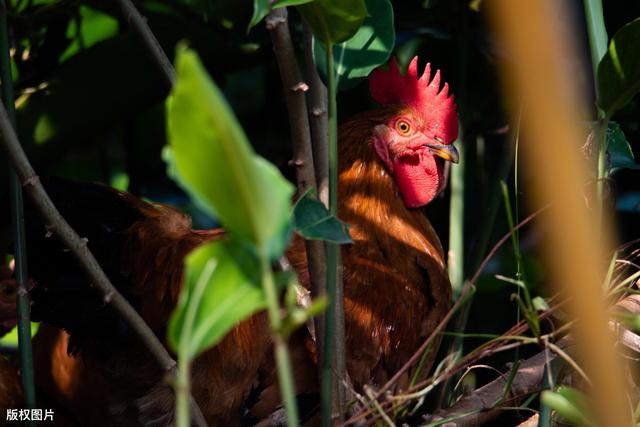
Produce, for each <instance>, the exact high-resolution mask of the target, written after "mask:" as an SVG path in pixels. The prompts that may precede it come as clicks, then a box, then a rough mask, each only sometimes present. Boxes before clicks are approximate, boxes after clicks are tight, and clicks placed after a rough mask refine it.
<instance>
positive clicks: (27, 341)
mask: <svg viewBox="0 0 640 427" xmlns="http://www.w3.org/2000/svg"><path fill="white" fill-rule="evenodd" d="M0 51H1V52H0V79H1V80H2V102H3V103H4V105H5V106H6V110H7V114H8V116H9V119H10V120H11V124H12V125H13V127H14V129H15V126H16V112H15V103H14V97H13V79H12V76H11V59H10V57H9V27H8V24H7V5H6V2H5V0H0ZM9 180H10V190H11V220H12V228H13V241H14V245H15V250H14V256H15V263H16V264H15V265H16V269H15V276H16V280H17V282H18V291H17V294H16V304H17V312H18V345H19V348H20V373H21V378H22V388H23V390H24V397H25V406H26V407H27V408H29V409H31V408H35V405H36V395H35V386H34V378H33V355H32V352H31V321H30V313H29V312H30V304H29V290H28V288H27V282H28V280H29V279H28V274H27V248H26V244H25V231H24V210H23V209H24V208H23V199H22V186H21V185H20V181H19V180H18V176H17V175H16V172H15V169H14V168H11V171H10V172H9ZM26 424H27V425H35V424H34V423H33V422H32V421H27V423H26Z"/></svg>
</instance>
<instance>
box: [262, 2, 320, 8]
mask: <svg viewBox="0 0 640 427" xmlns="http://www.w3.org/2000/svg"><path fill="white" fill-rule="evenodd" d="M312 1H314V0H276V1H274V2H273V4H272V5H271V6H272V7H273V8H274V9H278V8H280V7H287V6H299V5H301V4H306V3H311V2H312Z"/></svg>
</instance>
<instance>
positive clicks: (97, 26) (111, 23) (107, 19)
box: [60, 5, 118, 62]
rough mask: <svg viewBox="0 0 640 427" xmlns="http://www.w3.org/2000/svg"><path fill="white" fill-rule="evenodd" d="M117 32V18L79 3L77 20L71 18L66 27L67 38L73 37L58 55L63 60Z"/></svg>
mask: <svg viewBox="0 0 640 427" xmlns="http://www.w3.org/2000/svg"><path fill="white" fill-rule="evenodd" d="M116 34H118V20H117V19H115V18H114V17H112V16H110V15H107V14H106V13H102V12H100V11H97V10H95V9H92V8H90V7H88V6H84V5H81V6H80V8H79V16H78V19H77V20H72V21H71V22H70V23H69V28H68V29H67V38H69V39H74V41H73V43H71V45H69V47H68V48H67V50H65V51H64V53H63V54H62V56H61V57H60V62H64V61H66V60H67V59H69V58H70V57H72V56H73V55H75V54H76V53H78V52H79V51H80V50H82V49H87V48H89V47H91V46H93V45H94V44H96V43H98V42H101V41H103V40H106V39H108V38H111V37H113V36H115V35H116Z"/></svg>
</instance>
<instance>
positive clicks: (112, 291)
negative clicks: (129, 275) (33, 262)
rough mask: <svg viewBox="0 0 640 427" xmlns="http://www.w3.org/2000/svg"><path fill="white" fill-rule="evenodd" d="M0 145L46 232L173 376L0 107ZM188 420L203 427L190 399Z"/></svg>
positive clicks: (163, 354)
mask: <svg viewBox="0 0 640 427" xmlns="http://www.w3.org/2000/svg"><path fill="white" fill-rule="evenodd" d="M0 136H1V138H0V143H1V144H2V146H3V148H4V149H5V151H6V152H7V154H8V155H9V159H10V160H11V163H12V164H13V166H14V168H15V170H16V172H17V175H18V177H19V179H20V181H21V183H22V185H23V187H24V188H25V190H26V192H27V195H28V196H29V197H30V199H31V201H32V202H33V204H34V206H35V207H36V209H37V210H38V211H39V212H40V215H41V216H42V218H43V219H44V220H45V221H46V223H47V224H49V229H50V230H51V231H52V232H53V234H55V235H56V237H57V238H58V239H59V240H60V241H61V242H62V244H63V245H65V246H66V247H67V248H68V249H69V251H70V252H71V254H72V255H73V256H74V257H75V258H76V260H77V261H78V264H79V266H80V267H81V268H82V269H83V270H84V271H85V273H87V276H88V277H89V278H90V280H91V282H92V283H93V284H94V286H95V288H96V289H97V290H98V291H99V292H100V293H101V294H102V296H103V297H104V300H105V302H106V303H109V304H111V305H112V306H113V308H114V310H116V311H117V312H118V313H119V314H120V316H121V317H122V318H123V320H124V321H125V322H126V323H127V324H128V325H129V326H130V327H131V329H132V330H133V331H134V332H135V333H136V334H137V335H138V337H139V338H140V339H141V341H142V342H143V344H144V345H145V346H146V347H147V349H148V350H149V352H150V353H151V355H152V356H153V358H154V359H155V360H156V362H157V363H158V365H159V366H160V368H161V369H162V370H163V371H165V372H166V373H168V374H170V375H172V376H173V375H175V367H176V362H175V361H174V360H173V359H172V358H171V356H170V355H169V353H168V352H167V350H166V349H165V348H164V346H163V345H162V343H161V342H160V340H158V337H156V335H155V334H154V333H153V331H152V330H151V329H150V328H149V326H148V325H147V324H146V323H145V321H144V320H143V319H142V318H141V317H140V315H139V314H138V313H137V312H136V311H135V310H134V309H133V307H131V305H130V304H129V303H128V302H127V300H126V299H125V298H124V297H123V296H122V294H120V292H118V290H117V289H116V288H115V287H114V286H113V284H111V281H110V280H109V278H108V277H107V276H106V274H105V273H104V270H102V268H101V267H100V264H98V261H97V260H96V259H95V257H94V256H93V254H92V253H91V251H90V250H89V248H88V247H87V241H86V239H82V238H81V237H80V236H78V234H77V233H76V232H75V231H74V230H73V229H72V228H71V226H70V225H69V223H67V221H66V220H65V219H64V218H63V217H62V215H61V214H60V212H59V211H58V209H57V208H56V207H55V205H54V204H53V202H52V201H51V199H50V198H49V195H48V194H47V193H46V192H45V190H44V187H43V186H42V184H41V183H40V180H39V178H38V176H37V175H36V173H35V171H34V170H33V167H32V166H31V163H30V162H29V159H28V158H27V156H26V154H25V153H24V150H23V149H22V147H21V146H20V142H19V140H18V136H17V135H16V133H15V130H14V129H13V127H12V126H11V121H10V120H9V116H8V114H7V110H6V109H5V107H4V105H0ZM191 416H192V421H193V423H194V424H195V425H198V426H206V422H205V421H204V417H203V416H202V413H201V412H200V409H199V408H198V406H197V405H196V404H195V401H194V400H193V399H191Z"/></svg>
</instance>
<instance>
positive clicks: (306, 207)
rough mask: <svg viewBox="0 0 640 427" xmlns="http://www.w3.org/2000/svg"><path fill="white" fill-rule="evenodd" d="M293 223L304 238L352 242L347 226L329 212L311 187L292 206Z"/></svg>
mask: <svg viewBox="0 0 640 427" xmlns="http://www.w3.org/2000/svg"><path fill="white" fill-rule="evenodd" d="M293 224H294V228H295V230H296V232H297V233H298V234H300V235H301V236H302V237H304V238H305V239H309V240H325V241H327V242H333V243H353V240H351V236H350V235H349V226H348V225H347V224H345V223H344V222H342V221H340V220H339V219H338V218H336V217H335V216H333V215H331V214H330V213H329V211H328V210H327V208H326V207H325V206H324V205H323V204H322V202H320V201H319V200H318V199H317V198H316V197H315V190H313V189H309V190H307V191H306V192H305V193H304V194H303V195H302V197H301V198H300V200H298V202H297V203H296V204H295V206H294V207H293Z"/></svg>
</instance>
